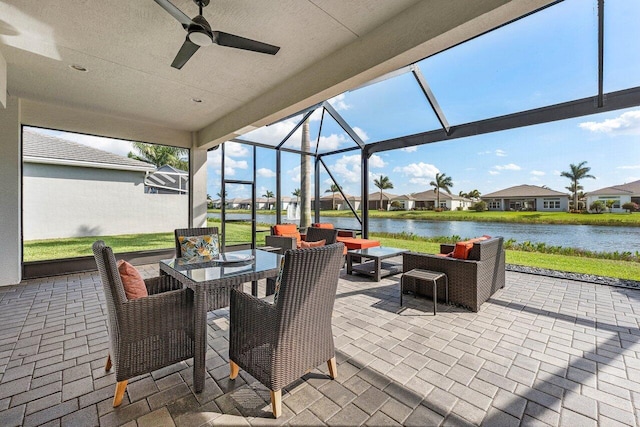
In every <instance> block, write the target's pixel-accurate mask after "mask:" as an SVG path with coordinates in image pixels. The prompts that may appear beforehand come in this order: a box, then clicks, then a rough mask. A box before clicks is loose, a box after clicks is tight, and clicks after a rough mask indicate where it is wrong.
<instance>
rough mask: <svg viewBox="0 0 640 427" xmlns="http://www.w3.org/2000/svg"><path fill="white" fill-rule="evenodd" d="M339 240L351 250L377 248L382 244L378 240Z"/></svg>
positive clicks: (340, 238)
mask: <svg viewBox="0 0 640 427" xmlns="http://www.w3.org/2000/svg"><path fill="white" fill-rule="evenodd" d="M337 240H338V242H342V243H344V245H345V246H346V247H347V249H349V250H354V249H367V248H375V247H376V246H380V242H379V241H378V240H370V239H358V238H355V237H338V238H337Z"/></svg>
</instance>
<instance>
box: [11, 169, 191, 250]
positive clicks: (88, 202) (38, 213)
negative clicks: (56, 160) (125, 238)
mask: <svg viewBox="0 0 640 427" xmlns="http://www.w3.org/2000/svg"><path fill="white" fill-rule="evenodd" d="M143 179H144V173H143V172H133V171H119V170H109V169H95V168H80V167H69V166H62V165H47V164H34V163H25V164H24V167H23V221H24V227H23V230H24V240H25V241H26V240H34V239H51V238H64V237H77V236H109V235H118V234H135V233H158V232H169V231H173V230H174V229H175V228H182V227H187V226H188V209H189V198H188V196H187V195H177V194H145V193H144V184H143Z"/></svg>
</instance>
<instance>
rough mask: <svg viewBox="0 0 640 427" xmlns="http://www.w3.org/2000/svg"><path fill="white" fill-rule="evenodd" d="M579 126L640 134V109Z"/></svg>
mask: <svg viewBox="0 0 640 427" xmlns="http://www.w3.org/2000/svg"><path fill="white" fill-rule="evenodd" d="M578 126H579V127H580V128H581V129H585V130H588V131H590V132H602V133H614V132H615V133H625V134H640V110H634V111H627V112H625V113H622V114H621V115H620V116H618V117H616V118H614V119H606V120H603V121H601V122H583V123H580V124H579V125H578Z"/></svg>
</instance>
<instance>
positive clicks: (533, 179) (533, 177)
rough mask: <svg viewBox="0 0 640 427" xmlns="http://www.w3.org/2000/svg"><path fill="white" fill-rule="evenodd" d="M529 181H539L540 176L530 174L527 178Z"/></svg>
mask: <svg viewBox="0 0 640 427" xmlns="http://www.w3.org/2000/svg"><path fill="white" fill-rule="evenodd" d="M529 181H531V182H540V178H538V177H537V176H532V177H531V178H529Z"/></svg>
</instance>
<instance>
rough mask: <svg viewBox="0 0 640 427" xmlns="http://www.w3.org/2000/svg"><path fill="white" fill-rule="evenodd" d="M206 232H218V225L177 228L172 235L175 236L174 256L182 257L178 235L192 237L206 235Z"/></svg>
mask: <svg viewBox="0 0 640 427" xmlns="http://www.w3.org/2000/svg"><path fill="white" fill-rule="evenodd" d="M208 234H216V235H217V234H218V227H200V228H177V229H176V230H175V231H174V232H173V235H174V237H175V243H176V258H181V257H182V248H181V247H180V242H179V240H178V237H180V236H185V237H194V236H206V235H208ZM218 242H220V240H218ZM220 252H223V251H222V248H220Z"/></svg>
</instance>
